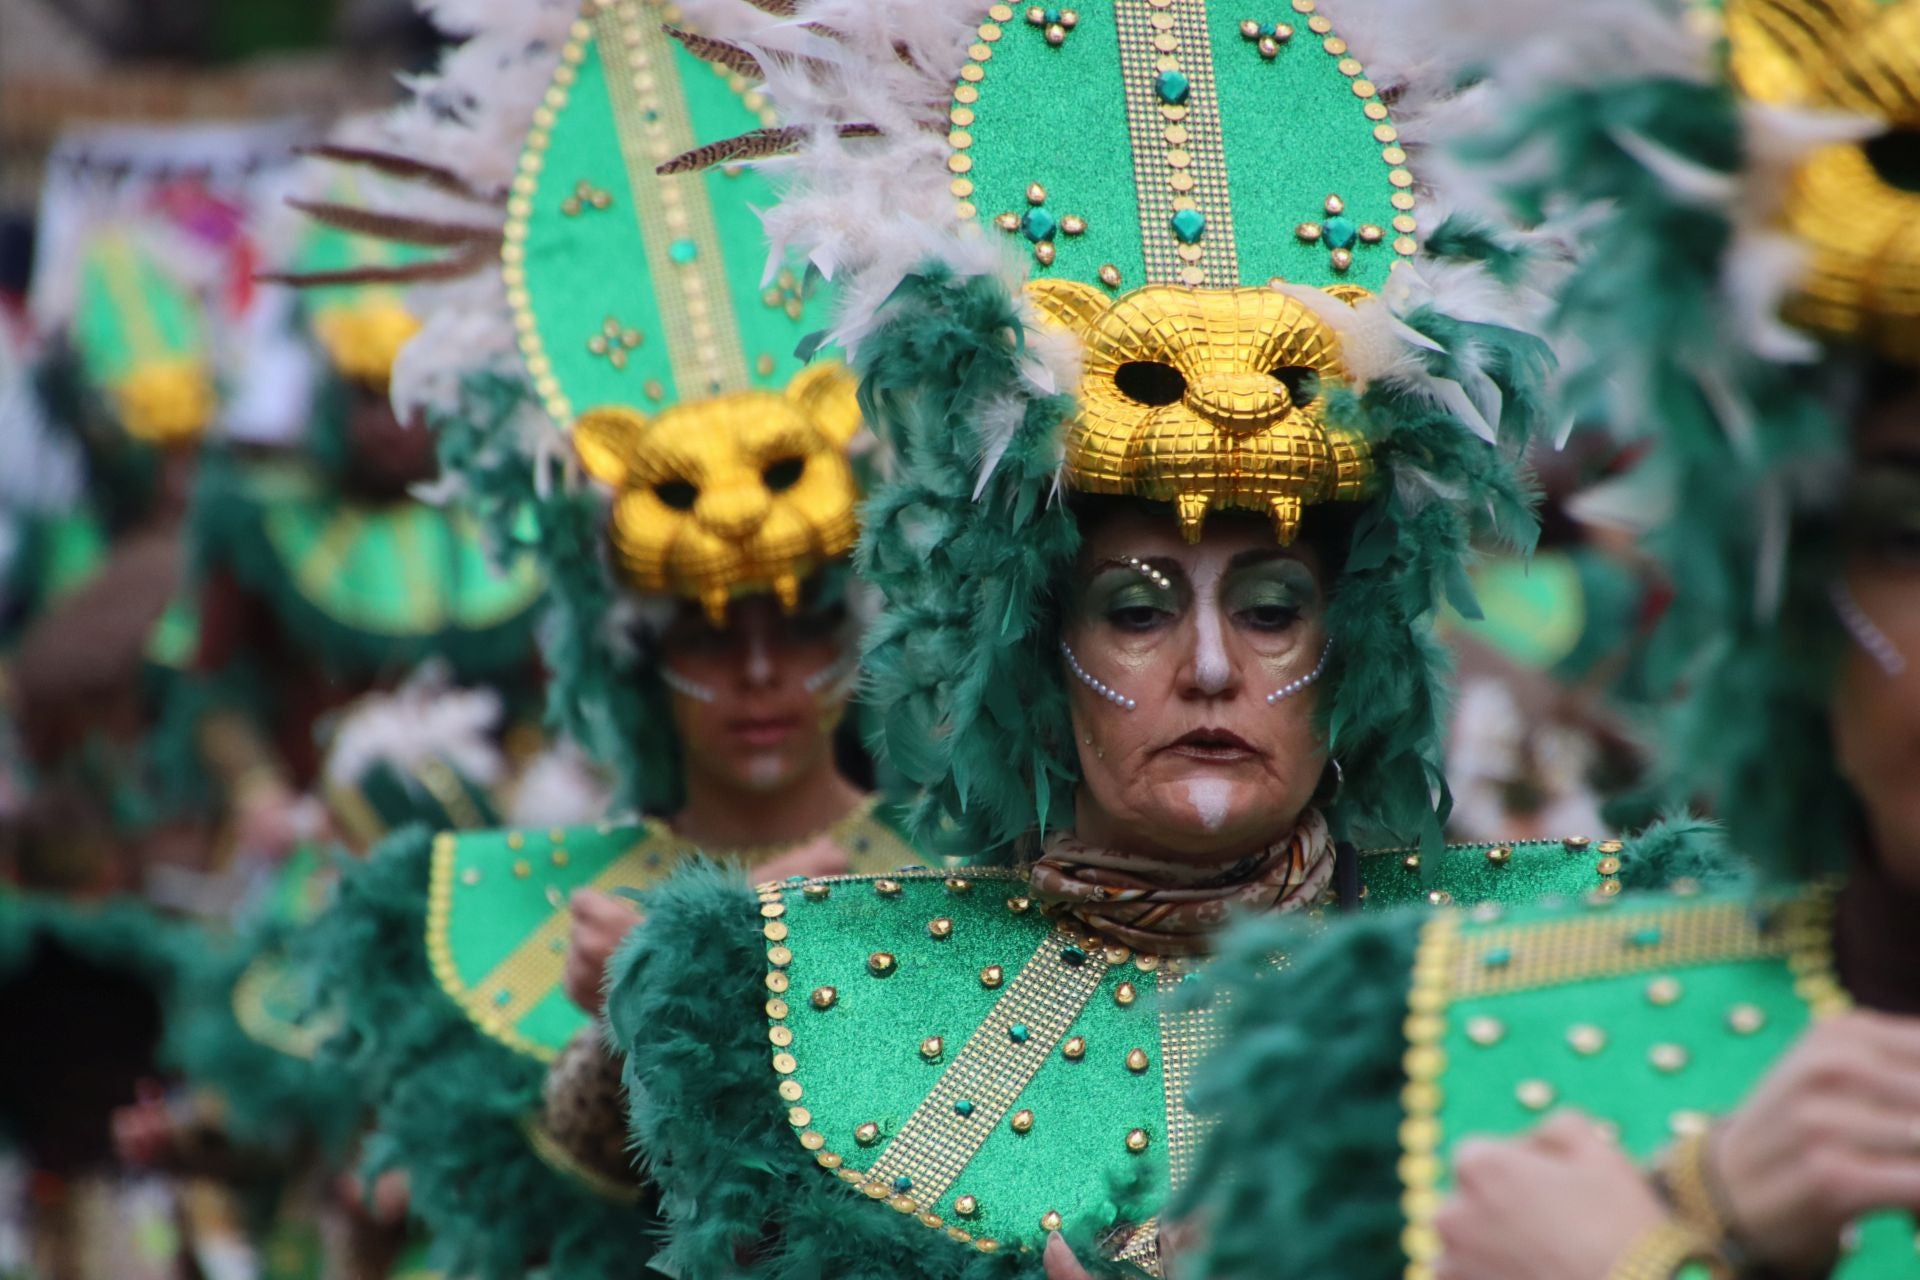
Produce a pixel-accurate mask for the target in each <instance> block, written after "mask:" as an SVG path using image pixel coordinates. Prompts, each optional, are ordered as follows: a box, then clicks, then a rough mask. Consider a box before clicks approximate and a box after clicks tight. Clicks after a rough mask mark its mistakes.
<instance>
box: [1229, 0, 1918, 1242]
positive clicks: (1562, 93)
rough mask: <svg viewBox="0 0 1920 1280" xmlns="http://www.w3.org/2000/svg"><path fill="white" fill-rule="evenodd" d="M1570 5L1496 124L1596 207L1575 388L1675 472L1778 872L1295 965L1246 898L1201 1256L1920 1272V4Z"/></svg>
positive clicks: (1731, 779) (1708, 777)
mask: <svg viewBox="0 0 1920 1280" xmlns="http://www.w3.org/2000/svg"><path fill="white" fill-rule="evenodd" d="M1543 8H1544V9H1545V10H1548V12H1542V13H1539V14H1537V15H1533V14H1530V15H1529V17H1528V19H1527V21H1528V22H1529V23H1530V22H1532V21H1534V20H1535V19H1536V18H1537V19H1538V20H1539V21H1540V22H1541V23H1542V24H1543V26H1542V27H1541V28H1540V30H1539V31H1538V32H1534V33H1533V34H1534V35H1535V37H1536V38H1535V40H1534V41H1533V42H1532V44H1531V46H1530V54H1529V60H1516V62H1515V63H1514V64H1502V63H1498V62H1496V64H1495V65H1494V66H1493V67H1491V68H1490V74H1489V77H1488V79H1487V81H1486V82H1485V85H1484V91H1485V92H1486V93H1487V94H1488V95H1489V100H1490V101H1491V102H1494V103H1496V104H1497V105H1498V107H1499V108H1500V109H1499V110H1498V111H1497V112H1496V113H1495V117H1494V118H1497V119H1501V120H1503V121H1505V122H1507V125H1508V127H1509V128H1510V129H1511V130H1512V131H1513V132H1512V133H1511V135H1503V136H1502V137H1501V138H1500V139H1499V140H1498V145H1496V146H1494V147H1492V148H1489V149H1488V150H1489V151H1490V152H1492V153H1493V154H1495V155H1500V156H1504V155H1506V154H1508V153H1507V152H1506V151H1505V150H1504V147H1505V145H1506V144H1508V143H1510V142H1512V141H1514V140H1516V139H1518V138H1519V137H1521V136H1523V135H1524V136H1525V138H1526V145H1527V147H1528V148H1529V149H1530V158H1529V160H1528V161H1527V163H1525V164H1524V165H1520V166H1516V167H1515V168H1514V169H1513V170H1509V171H1504V172H1502V173H1500V174H1499V175H1498V180H1499V186H1500V187H1501V188H1503V189H1504V192H1505V193H1506V194H1508V195H1512V196H1515V197H1517V203H1518V205H1519V206H1520V207H1522V208H1526V209H1533V210H1538V209H1541V208H1546V207H1560V208H1566V207H1567V206H1568V204H1569V202H1571V203H1572V204H1573V205H1588V204H1591V205H1593V206H1597V208H1598V212H1597V215H1596V216H1595V217H1594V219H1593V221H1592V222H1590V223H1589V224H1588V225H1587V229H1586V232H1585V234H1586V236H1587V241H1586V243H1585V244H1584V245H1583V246H1582V253H1583V261H1582V264H1581V265H1580V267H1579V268H1578V270H1577V271H1576V272H1575V274H1574V275H1573V277H1572V278H1571V280H1570V281H1569V283H1568V288H1567V290H1566V293H1565V298H1566V307H1565V313H1564V314H1565V320H1566V323H1567V324H1568V326H1569V328H1570V330H1571V332H1572V333H1573V334H1574V335H1575V336H1577V337H1578V338H1579V339H1580V340H1581V343H1582V345H1583V347H1584V349H1585V350H1586V351H1587V352H1588V353H1589V356H1590V359H1591V361H1592V363H1591V365H1589V366H1586V367H1584V368H1582V369H1579V370H1576V371H1575V372H1574V375H1573V376H1572V377H1571V378H1570V380H1569V384H1568V385H1569V387H1570V388H1572V389H1573V390H1575V391H1576V392H1577V391H1581V390H1585V391H1588V392H1593V393H1601V392H1603V391H1604V392H1610V398H1609V400H1608V402H1607V408H1608V410H1609V416H1610V418H1611V420H1612V421H1614V422H1616V423H1619V424H1620V425H1621V426H1622V427H1623V428H1625V429H1627V430H1629V431H1631V432H1633V433H1635V434H1636V435H1641V436H1645V437H1649V438H1650V439H1651V441H1652V444H1653V450H1652V454H1651V456H1650V457H1649V458H1648V459H1647V461H1646V462H1645V463H1644V464H1643V465H1644V466H1645V467H1646V472H1645V475H1646V478H1647V481H1648V488H1647V492H1649V493H1655V494H1661V493H1663V494H1665V495H1667V496H1668V497H1672V496H1674V495H1683V496H1684V500H1683V501H1680V502H1678V503H1669V504H1663V507H1662V510H1663V511H1664V512H1665V514H1664V515H1663V516H1661V517H1659V518H1657V519H1656V521H1655V528H1654V530H1653V532H1652V534H1651V536H1650V537H1649V539H1648V545H1649V546H1650V547H1652V548H1653V549H1654V550H1655V551H1656V552H1657V553H1658V554H1659V555H1660V556H1661V558H1662V559H1663V560H1664V562H1665V563H1666V565H1667V567H1668V569H1669V571H1670V572H1671V574H1672V576H1673V579H1674V581H1675V583H1676V586H1677V590H1678V598H1677V600H1676V602H1675V605H1674V608H1673V612H1672V614H1671V616H1670V617H1669V618H1668V619H1667V620H1666V621H1665V623H1664V624H1663V625H1664V631H1663V634H1661V635H1660V636H1658V637H1656V644H1655V649H1654V651H1653V652H1654V653H1655V654H1656V655H1657V656H1658V657H1659V658H1660V659H1661V660H1662V662H1663V663H1664V665H1663V666H1662V667H1660V668H1659V670H1660V671H1661V673H1662V674H1663V675H1664V677H1665V678H1666V679H1667V680H1668V681H1669V687H1671V682H1673V681H1674V680H1676V679H1678V680H1679V681H1680V682H1681V684H1680V687H1681V690H1682V692H1683V693H1684V694H1685V697H1684V699H1683V700H1682V701H1681V702H1680V703H1679V704H1678V705H1677V709H1676V712H1675V714H1674V715H1673V717H1672V719H1671V721H1670V723H1669V725H1668V732H1667V736H1666V740H1665V742H1664V744H1663V745H1664V747H1665V748H1666V751H1667V754H1668V761H1667V763H1668V768H1669V771H1670V773H1671V775H1672V777H1673V779H1674V781H1675V782H1676V783H1677V784H1679V785H1681V786H1682V787H1684V788H1685V789H1686V790H1688V791H1693V792H1698V793H1702V794H1705V795H1707V796H1709V797H1710V798H1711V799H1712V800H1713V801H1714V803H1715V804H1716V806H1717V808H1718V810H1719V811H1720V812H1721V813H1723V814H1724V815H1725V819H1726V823H1727V826H1728V828H1729V831H1730V835H1731V838H1732V841H1733V842H1734V844H1735V845H1736V847H1738V848H1740V849H1742V850H1743V851H1745V852H1748V853H1749V854H1751V856H1752V857H1753V859H1754V860H1755V862H1756V863H1757V864H1758V865H1759V866H1760V867H1761V868H1762V869H1763V871H1765V872H1766V873H1767V876H1768V879H1769V881H1770V883H1768V884H1767V885H1766V886H1765V887H1764V889H1763V890H1762V891H1760V892H1757V893H1754V892H1741V893H1731V894H1714V893H1704V894H1703V893H1699V892H1693V893H1681V892H1679V891H1678V890H1676V891H1675V892H1673V893H1670V894H1667V895H1662V896H1658V897H1624V898H1621V899H1617V900H1614V901H1612V902H1611V903H1596V904H1591V905H1585V906H1576V907H1571V908H1565V907H1563V908H1559V909H1553V910H1548V909H1534V910H1528V911H1519V912H1507V913H1504V914H1501V913H1494V912H1484V913H1482V912H1465V913H1457V914H1456V913H1448V914H1446V915H1442V916H1439V917H1434V918H1430V919H1427V920H1425V921H1422V920H1418V919H1413V918H1409V917H1399V918H1395V917H1382V918H1378V919H1374V920H1370V921H1367V922H1365V923H1363V924H1361V925H1357V926H1350V927H1347V928H1343V929H1341V930H1337V931H1334V932H1333V933H1332V934H1330V936H1328V937H1326V938H1324V939H1322V940H1320V941H1318V942H1317V943H1314V944H1312V945H1307V946H1302V947H1301V948H1300V949H1299V950H1298V951H1296V953H1295V959H1294V965H1293V967H1292V969H1291V970H1290V971H1289V973H1288V974H1286V975H1285V976H1284V978H1283V979H1282V980H1281V981H1278V982H1274V981H1267V980H1264V979H1263V978H1261V977H1260V976H1259V975H1258V969H1259V965H1260V961H1259V957H1262V956H1264V955H1265V954H1266V953H1267V952H1268V951H1269V950H1270V949H1271V948H1272V947H1274V946H1276V945H1282V944H1283V939H1281V938H1280V937H1279V936H1278V935H1277V934H1276V933H1274V932H1273V931H1271V930H1261V931H1250V932H1249V933H1248V934H1247V935H1246V936H1245V937H1243V938H1242V939H1240V941H1239V943H1238V944H1237V946H1236V955H1237V958H1238V964H1237V966H1236V968H1235V972H1234V974H1233V976H1234V979H1235V981H1234V982H1233V983H1232V984H1231V989H1232V990H1233V1004H1232V1007H1233V1010H1234V1014H1233V1016H1231V1017H1230V1021H1231V1022H1232V1023H1233V1024H1234V1029H1235V1033H1236V1034H1235V1038H1234V1040H1233V1041H1232V1044H1233V1045H1234V1048H1233V1049H1231V1050H1230V1051H1228V1052H1226V1053H1224V1054H1222V1055H1221V1057H1220V1058H1218V1059H1216V1062H1215V1064H1214V1074H1213V1076H1212V1078H1211V1080H1210V1081H1209V1082H1208V1083H1207V1085H1206V1086H1205V1087H1204V1088H1203V1090H1202V1103H1203V1105H1205V1106H1208V1107H1209V1108H1210V1109H1215V1110H1217V1111H1219V1112H1220V1113H1222V1114H1226V1115H1231V1116H1232V1117H1234V1124H1233V1125H1232V1126H1231V1127H1230V1128H1226V1129H1223V1131H1222V1135H1221V1138H1220V1140H1219V1142H1217V1143H1216V1145H1215V1146H1214V1147H1213V1148H1212V1150H1211V1154H1210V1156H1209V1157H1208V1158H1207V1159H1206V1160H1205V1161H1203V1169H1204V1173H1203V1176H1202V1179H1201V1191H1202V1192H1203V1194H1202V1195H1201V1196H1200V1197H1199V1200H1198V1212H1199V1217H1200V1220H1201V1221H1203V1222H1205V1223H1206V1224H1207V1226H1208V1230H1209V1238H1210V1244H1209V1246H1208V1249H1207V1257H1206V1258H1205V1259H1204V1266H1202V1267H1200V1268H1198V1269H1199V1271H1200V1272H1201V1273H1202V1274H1206V1275H1211V1276H1243V1275H1244V1276H1252V1275H1262V1276H1264V1275H1272V1274H1284V1275H1289V1276H1300V1277H1321V1276H1340V1277H1356V1278H1361V1280H1366V1278H1373V1277H1378V1278H1379V1280H1386V1278H1387V1277H1393V1276H1406V1277H1414V1278H1418V1277H1439V1278H1450V1277H1463V1278H1465V1277H1470V1278H1471V1280H1505V1278H1508V1277H1533V1276H1546V1275H1551V1276H1554V1277H1556V1278H1558V1277H1566V1278H1567V1280H1587V1278H1590V1280H1642V1278H1650V1280H1674V1278H1676V1277H1687V1278H1688V1280H1693V1278H1696V1277H1697V1278H1701V1280H1704V1278H1705V1277H1715V1276H1740V1277H1763V1276H1765V1277H1774V1276H1782V1277H1801V1276H1827V1275H1833V1276H1846V1277H1854V1276H1859V1277H1867V1276H1871V1277H1874V1278H1875V1280H1896V1278H1897V1277H1903V1276H1912V1275H1916V1274H1920V1254H1917V1253H1916V1249H1915V1239H1916V1234H1915V1223H1914V1220H1913V1216H1912V1215H1913V1213H1914V1211H1915V1210H1916V1208H1920V1134H1917V1133H1916V1125H1915V1119H1914V1117H1915V1116H1916V1114H1920V1022H1916V1021H1915V1017H1914V1015H1916V1014H1920V986H1916V974H1917V973H1920V968H1916V964H1915V957H1914V953H1913V929H1912V922H1913V920H1914V918H1915V917H1914V912H1915V909H1916V901H1917V900H1916V893H1920V808H1916V791H1915V788H1914V785H1913V784H1914V779H1915V777H1916V776H1920V775H1917V774H1916V768H1917V767H1920V683H1917V677H1916V667H1915V660H1916V658H1917V657H1920V613H1917V612H1916V606H1917V605H1920V559H1917V558H1916V546H1917V545H1920V542H1917V534H1916V531H1917V530H1920V484H1917V483H1916V481H1917V480H1920V472H1917V471H1916V460H1917V459H1920V305H1917V304H1916V298H1920V291H1917V290H1916V288H1915V285H1916V284H1917V283H1920V258H1917V257H1916V254H1915V249H1914V245H1915V244H1916V232H1920V198H1916V196H1915V195H1914V189H1915V188H1914V185H1913V176H1914V170H1913V168H1912V165H1911V161H1912V153H1911V149H1910V148H1906V149H1903V147H1904V143H1903V141H1902V139H1908V140H1910V138H1911V136H1912V135H1911V130H1912V128H1913V126H1914V124H1915V123H1916V122H1917V121H1920V107H1917V106H1916V104H1920V97H1917V96H1916V87H1917V86H1920V60H1916V50H1920V40H1916V35H1917V34H1920V7H1917V6H1915V5H1913V4H1911V3H1895V4H1885V5H1876V4H1871V3H1866V4H1857V5H1848V4H1842V5H1820V4H1813V3H1808V2H1807V0H1734V2H1733V3H1730V4H1728V5H1727V6H1726V8H1725V12H1724V15H1708V17H1711V18H1714V19H1715V20H1713V21H1706V20H1703V18H1702V17H1701V15H1698V14H1695V15H1690V16H1688V17H1686V18H1685V19H1682V18H1680V17H1677V16H1675V15H1672V14H1669V13H1667V12H1666V11H1665V10H1664V8H1663V7H1662V6H1658V5H1655V4H1638V3H1636V4H1630V5H1623V6H1619V7H1617V9H1616V10H1615V11H1614V13H1613V21H1612V22H1610V23H1608V24H1603V26H1604V28H1605V29H1604V31H1603V30H1601V29H1600V28H1596V27H1595V26H1593V25H1591V24H1589V23H1586V22H1585V21H1584V19H1585V18H1586V17H1587V16H1590V15H1585V14H1583V15H1582V21H1581V22H1580V23H1574V22H1571V21H1569V19H1570V18H1571V17H1572V14H1571V10H1570V9H1569V11H1568V12H1565V13H1558V14H1556V13H1554V12H1551V10H1554V9H1555V8H1556V6H1551V5H1549V6H1543ZM1722 18H1723V20H1721V19H1722ZM1529 32H1530V28H1529V27H1527V26H1526V25H1524V24H1523V25H1520V26H1518V27H1516V28H1515V29H1514V30H1513V31H1512V32H1511V33H1510V34H1511V35H1512V36H1513V37H1514V38H1515V39H1516V40H1518V41H1519V42H1520V43H1519V45H1518V47H1521V48H1529V45H1528V43H1527V41H1526V37H1527V35H1528V34H1529ZM1603 48H1604V49H1605V50H1606V53H1605V54H1604V55H1603V54H1602V52H1601V50H1602V49H1603ZM1543 68H1550V69H1552V70H1551V71H1550V72H1549V74H1547V75H1544V76H1542V75H1539V73H1540V72H1541V71H1542V69H1543ZM1536 77H1538V78H1536ZM1840 113H1845V114H1840ZM1783 179H1785V180H1784V181H1783ZM1783 247H1784V248H1785V250H1786V251H1785V252H1782V249H1783ZM1622 370H1630V371H1633V375H1635V376H1629V377H1626V378H1621V377H1620V376H1619V375H1620V373H1621V371H1622ZM1336 989H1337V990H1342V991H1346V992H1350V993H1351V992H1363V993H1365V996H1366V998H1365V999H1355V998H1353V997H1352V996H1351V995H1349V996H1348V997H1347V998H1345V999H1341V1000H1337V1001H1336V1000H1329V999H1327V998H1325V996H1324V994H1323V993H1325V992H1328V991H1332V990H1336ZM1282 1009H1283V1010H1285V1011H1286V1018H1285V1022H1284V1023H1282V1022H1281V1020H1280V1019H1279V1018H1278V1017H1277V1016H1276V1010H1282ZM1329 1046H1334V1048H1333V1049H1332V1050H1331V1051H1329V1048H1328V1047H1329ZM1276 1079H1285V1080H1290V1081H1298V1082H1300V1083H1299V1087H1297V1088H1293V1089H1289V1090H1288V1091H1287V1093H1286V1097H1285V1106H1284V1108H1283V1107H1282V1106H1280V1105H1278V1101H1279V1100H1278V1099H1276V1098H1275V1096H1274V1095H1273V1093H1272V1090H1271V1082H1272V1081H1274V1080H1276ZM1301 1108H1305V1109H1308V1110H1311V1111H1314V1112H1316V1113H1318V1114H1321V1115H1322V1116H1323V1117H1324V1118H1325V1123H1326V1127H1327V1132H1328V1134H1329V1138H1328V1139H1327V1140H1320V1139H1319V1138H1318V1137H1317V1136H1316V1137H1314V1138H1313V1139H1312V1140H1307V1139H1305V1138H1303V1137H1302V1135H1301V1134H1300V1133H1299V1132H1298V1130H1297V1125H1296V1118H1297V1116H1298V1114H1299V1109H1301ZM1555 1109H1565V1110H1564V1111H1563V1112H1562V1113H1561V1114H1558V1115H1554V1116H1551V1117H1548V1116H1547V1115H1546V1113H1548V1112H1551V1111H1554V1110H1555ZM1522 1135H1524V1136H1522Z"/></svg>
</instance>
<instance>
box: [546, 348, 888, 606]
mask: <svg viewBox="0 0 1920 1280" xmlns="http://www.w3.org/2000/svg"><path fill="white" fill-rule="evenodd" d="M859 429H860V409H859V405H858V404H857V403H856V400H855V395H854V383H853V379H852V378H851V377H850V376H849V375H848V374H847V372H846V371H845V370H844V369H843V368H842V367H841V366H840V365H838V364H835V363H832V362H824V361H823V362H820V363H817V364H814V365H811V366H809V367H808V368H806V369H805V370H803V371H802V372H801V373H800V374H799V375H798V376H797V377H795V378H794V379H793V380H792V381H791V382H790V383H788V385H787V388H786V390H785V392H784V393H781V392H770V391H743V392H737V393H734V394H731V395H723V396H718V397H715V398H713V399H709V400H700V401H694V402H690V403H685V404H679V405H675V406H673V407H671V408H669V409H666V410H664V411H663V412H661V413H660V414H658V415H656V416H654V417H647V416H645V415H643V414H641V413H639V412H638V411H636V410H634V409H631V408H628V407H626V406H624V405H609V406H603V407H599V408H595V409H590V410H588V411H587V412H586V413H584V414H582V415H581V416H580V417H579V419H578V420H577V421H576V422H575V423H574V429H573V438H574V447H575V449H576V450H577V452H578V453H579V455H580V460H581V462H582V464H583V465H585V467H586V469H587V471H588V473H589V474H590V475H592V476H593V477H594V478H595V479H596V480H599V481H600V482H602V483H603V484H606V485H608V486H610V487H611V488H612V489H613V490H614V501H613V512H612V519H611V522H610V526H609V530H608V538H609V541H610V542H611V543H612V546H613V551H614V557H615V560H616V562H617V564H618V566H619V569H620V571H621V573H622V574H623V575H624V576H625V577H626V578H627V579H629V580H630V581H631V582H632V583H633V584H634V585H635V586H636V587H638V588H639V589H640V590H642V591H650V592H671V593H673V594H675V595H681V596H688V597H691V598H693V599H697V600H699V601H700V602H701V604H702V605H703V606H704V607H705V609H706V612H707V616H708V617H709V618H710V619H712V620H713V622H714V623H715V624H716V625H718V624H720V623H722V622H724V621H725V619H726V613H727V602H728V600H729V599H731V598H732V597H733V596H734V595H735V594H738V593H741V592H746V591H755V590H771V591H772V592H773V593H774V594H775V596H777V597H778V598H779V600H780V603H781V605H782V607H784V608H786V609H787V610H789V611H791V610H793V609H795V608H796V607H798V605H799V602H800V584H801V582H802V581H803V580H804V579H805V578H806V577H807V576H808V575H809V574H811V573H813V572H814V571H815V570H817V569H819V568H820V567H821V566H823V565H825V564H826V563H827V562H828V561H830V560H832V559H834V558H835V557H838V556H841V555H844V554H846V552H848V551H849V550H850V549H852V547H853V544H854V539H855V537H856V536H857V534H858V526H857V524H856V521H855V513H854V504H855V501H856V496H857V489H856V487H855V484H854V477H853V469H852V467H851V465H850V464H849V462H848V460H847V446H848V443H849V442H850V441H851V440H852V439H853V436H854V434H855V433H856V432H857V431H858V430H859Z"/></svg>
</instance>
